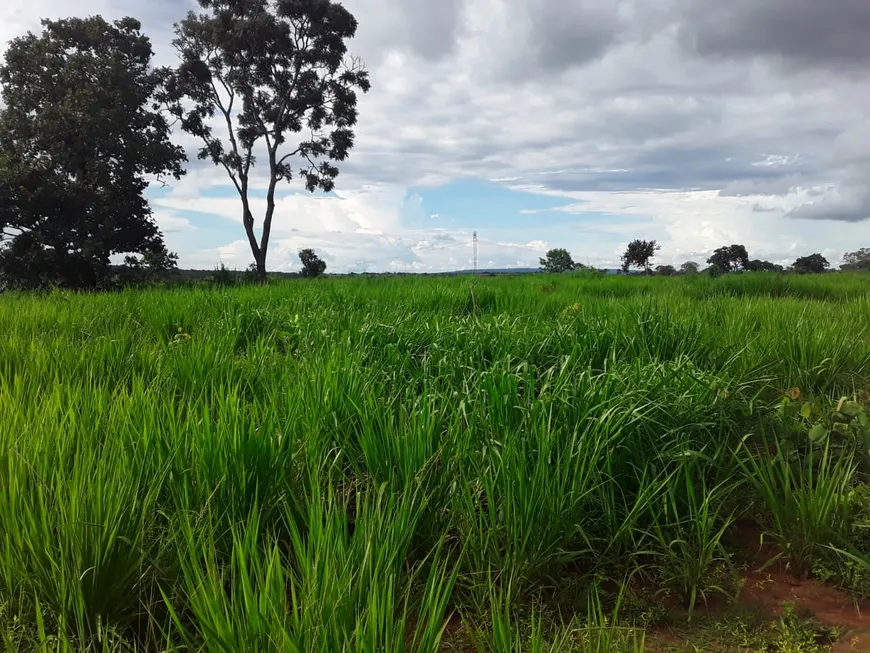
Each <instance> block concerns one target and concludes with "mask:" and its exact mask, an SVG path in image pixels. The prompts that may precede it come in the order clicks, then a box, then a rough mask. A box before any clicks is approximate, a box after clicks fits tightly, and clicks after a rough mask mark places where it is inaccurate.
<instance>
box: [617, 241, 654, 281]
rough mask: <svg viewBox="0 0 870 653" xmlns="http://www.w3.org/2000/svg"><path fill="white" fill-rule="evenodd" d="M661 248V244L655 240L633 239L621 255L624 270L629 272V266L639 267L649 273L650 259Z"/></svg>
mask: <svg viewBox="0 0 870 653" xmlns="http://www.w3.org/2000/svg"><path fill="white" fill-rule="evenodd" d="M661 248H662V247H661V245H659V244H658V243H657V242H656V241H654V240H632V241H631V242H630V243H629V244H628V245H627V246H626V248H625V253H623V255H622V257H621V260H622V271H623V272H628V270H629V268H632V267H638V268H643V270H644V272H646V274H649V273H650V270H649V266H650V261H652V259H653V258H655V255H656V252H657V251H659V250H660V249H661Z"/></svg>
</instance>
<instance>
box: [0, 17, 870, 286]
mask: <svg viewBox="0 0 870 653" xmlns="http://www.w3.org/2000/svg"><path fill="white" fill-rule="evenodd" d="M343 4H344V5H345V6H346V7H347V8H348V9H349V10H351V12H353V13H354V15H355V16H356V17H357V20H358V21H359V29H358V32H357V36H356V38H355V39H354V40H353V41H351V42H350V44H349V48H350V52H351V53H352V54H353V55H355V56H359V57H361V58H362V59H363V61H364V62H365V64H366V67H367V68H368V70H369V73H370V76H371V83H372V89H371V91H370V92H369V93H368V94H366V95H364V96H363V97H362V98H361V99H360V103H359V112H360V116H359V122H358V125H357V130H356V133H357V138H356V146H355V148H354V150H353V151H352V153H351V156H350V158H349V159H348V160H347V161H346V162H344V163H343V164H341V166H340V168H341V175H340V176H339V177H338V179H337V185H336V189H335V191H334V192H333V193H330V194H328V195H324V194H315V195H312V194H310V193H308V192H306V191H305V189H304V188H303V187H302V185H301V184H300V183H299V182H297V181H293V182H290V183H289V184H285V185H284V186H283V187H282V189H281V191H280V197H279V201H278V207H277V210H276V216H275V220H274V224H273V232H272V242H271V246H270V249H269V253H268V266H269V268H271V269H277V270H285V271H292V270H298V269H299V267H300V264H299V260H298V256H297V252H298V251H299V249H301V248H303V247H312V248H314V249H315V250H316V251H317V252H318V253H319V254H320V255H321V256H322V258H324V259H325V260H326V261H327V263H328V266H329V267H328V270H329V271H331V272H383V271H395V272H434V271H447V270H457V269H467V268H470V267H471V264H472V247H471V240H472V232H473V231H474V230H477V233H478V239H479V244H478V251H479V254H478V257H479V266H480V267H482V268H507V267H534V266H537V264H538V258H539V257H541V256H543V255H544V253H545V252H546V251H547V250H548V249H550V248H554V247H564V248H566V249H568V250H569V251H570V252H571V253H572V254H573V256H574V259H575V260H577V261H579V262H582V263H586V264H590V265H595V266H598V267H616V266H618V264H619V256H620V254H621V252H622V251H623V250H624V248H625V245H626V243H627V242H628V241H629V240H632V239H634V238H644V239H656V240H658V242H659V243H660V244H661V246H662V249H661V251H660V252H659V255H658V256H657V259H656V261H655V262H656V263H657V264H668V263H670V264H679V263H681V262H683V261H686V260H695V261H701V262H703V261H704V260H706V258H707V256H709V254H710V252H711V251H712V250H713V249H715V248H717V247H719V246H721V245H726V244H730V243H742V244H744V245H745V246H746V247H747V249H748V250H749V253H750V256H751V257H752V258H761V259H767V260H770V261H773V262H776V263H780V264H789V263H791V262H793V261H794V259H795V258H796V257H797V256H801V255H805V254H809V253H813V252H820V253H822V254H823V255H824V256H825V257H826V258H827V259H828V260H829V261H830V262H831V263H832V264H834V265H836V264H837V262H839V260H840V259H841V257H842V254H843V253H844V252H846V251H852V250H855V249H858V248H859V247H862V246H870V2H868V1H867V0H825V1H822V0H763V1H761V0H728V1H727V2H723V1H722V0H345V1H344V2H343ZM71 7H73V5H71V4H70V3H69V2H68V1H66V0H65V1H61V0H6V2H4V3H2V7H0V42H2V43H3V44H4V45H2V46H0V48H5V43H6V42H7V41H8V40H9V39H11V38H13V37H15V36H17V35H19V34H22V33H24V32H26V31H27V30H37V29H38V28H39V19H40V18H43V17H47V18H62V17H67V16H69V15H70V11H71ZM74 7H75V12H76V15H80V16H82V15H91V14H102V15H103V16H104V17H106V18H108V19H115V18H119V17H121V16H125V15H130V16H134V17H136V18H138V19H140V20H141V21H142V23H143V31H144V32H145V33H146V34H147V35H148V36H150V37H151V39H152V42H153V46H154V50H155V55H156V62H157V63H158V64H161V65H169V64H173V63H174V53H173V51H172V48H171V47H170V45H169V43H170V41H171V39H172V29H173V24H174V23H175V22H176V21H178V20H179V19H181V18H182V17H183V16H184V14H185V13H186V12H187V11H188V10H189V9H191V8H195V5H194V4H193V3H192V2H190V1H189V0H149V1H148V2H145V1H144V0H77V2H76V3H75V5H74ZM176 137H177V139H178V142H179V143H182V144H184V146H185V148H186V149H188V150H189V158H190V163H189V164H188V174H187V175H186V176H185V177H184V178H183V179H182V180H181V181H178V182H176V181H174V180H173V181H172V182H171V183H170V185H169V186H168V187H166V188H156V187H152V188H151V189H149V191H148V195H149V200H150V202H151V206H152V208H153V211H154V216H155V218H156V220H157V222H158V223H159V225H160V227H161V229H162V231H163V233H164V235H165V239H166V242H167V245H168V246H169V248H170V249H173V250H175V251H176V252H178V254H179V263H180V265H181V266H182V267H195V268H205V269H209V268H214V267H216V266H218V265H220V264H221V263H223V264H224V265H227V266H229V267H235V268H238V269H241V268H244V267H246V266H247V265H248V264H249V263H250V262H251V260H252V256H251V253H250V250H249V248H248V245H247V241H246V240H245V236H244V229H243V227H242V224H241V208H240V202H239V199H238V196H237V195H236V194H235V190H234V188H233V187H232V186H231V185H230V183H229V180H228V179H227V177H226V173H225V172H224V171H223V170H222V169H218V168H215V167H214V166H212V165H211V164H210V163H209V162H202V161H199V160H197V158H196V155H195V152H196V148H197V144H196V143H195V141H194V140H193V139H192V138H191V137H189V136H187V135H184V134H177V135H176ZM262 175H263V172H262V171H260V172H259V173H258V176H257V177H256V183H255V186H256V187H257V189H258V193H259V194H260V195H262V192H263V189H264V187H265V178H264V177H263V176H262ZM264 205H265V202H264V201H263V200H262V199H260V198H258V199H257V200H256V201H255V202H254V208H255V210H259V211H260V215H262V210H263V207H264ZM255 215H256V213H255Z"/></svg>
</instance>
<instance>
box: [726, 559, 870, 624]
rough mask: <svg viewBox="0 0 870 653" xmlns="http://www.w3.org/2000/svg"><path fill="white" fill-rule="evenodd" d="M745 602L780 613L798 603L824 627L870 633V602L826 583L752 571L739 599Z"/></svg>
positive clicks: (746, 576) (747, 577) (797, 605)
mask: <svg viewBox="0 0 870 653" xmlns="http://www.w3.org/2000/svg"><path fill="white" fill-rule="evenodd" d="M738 600H739V601H740V602H741V603H744V604H746V605H751V606H755V607H759V608H761V609H762V610H763V611H765V612H768V613H770V614H779V613H780V612H781V610H782V604H783V603H786V602H794V603H795V605H796V607H797V608H798V610H802V611H803V610H805V611H807V612H809V613H812V614H813V616H815V618H816V619H817V620H818V621H819V622H820V623H822V624H824V625H827V626H841V627H843V628H846V629H849V630H852V629H859V630H868V631H870V602H868V601H859V600H857V599H856V598H855V597H853V596H852V595H850V594H848V593H847V592H844V591H842V590H840V589H838V588H836V587H833V586H831V585H828V584H826V583H820V582H819V581H815V580H812V579H810V580H801V579H799V578H795V577H794V576H792V575H790V574H786V573H782V572H779V571H750V572H749V573H747V574H746V575H745V578H744V584H743V588H742V590H741V592H740V597H739V599H738Z"/></svg>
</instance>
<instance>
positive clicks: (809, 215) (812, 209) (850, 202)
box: [786, 186, 870, 222]
mask: <svg viewBox="0 0 870 653" xmlns="http://www.w3.org/2000/svg"><path fill="white" fill-rule="evenodd" d="M786 215H787V216H788V217H790V218H801V219H804V220H836V221H838V222H862V221H864V220H870V189H868V188H867V187H866V186H860V187H857V188H851V187H849V186H846V187H845V188H842V189H835V190H833V191H832V192H831V193H829V194H826V195H825V196H823V197H822V198H821V199H819V200H815V201H812V202H807V203H806V204H801V205H800V206H798V207H797V208H795V209H792V210H791V211H789V212H788V213H787V214H786Z"/></svg>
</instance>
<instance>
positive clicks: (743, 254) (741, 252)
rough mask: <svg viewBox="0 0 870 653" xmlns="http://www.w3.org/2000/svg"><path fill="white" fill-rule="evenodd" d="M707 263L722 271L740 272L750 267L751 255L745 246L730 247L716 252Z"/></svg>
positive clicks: (721, 248)
mask: <svg viewBox="0 0 870 653" xmlns="http://www.w3.org/2000/svg"><path fill="white" fill-rule="evenodd" d="M707 263H709V264H710V265H715V266H717V267H718V268H721V269H722V270H726V271H730V272H738V271H739V270H745V269H746V267H747V266H748V265H749V254H748V253H747V251H746V247H744V246H743V245H728V246H726V247H720V248H718V249H716V250H714V252H713V254H712V255H711V256H710V258H708V259H707Z"/></svg>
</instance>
